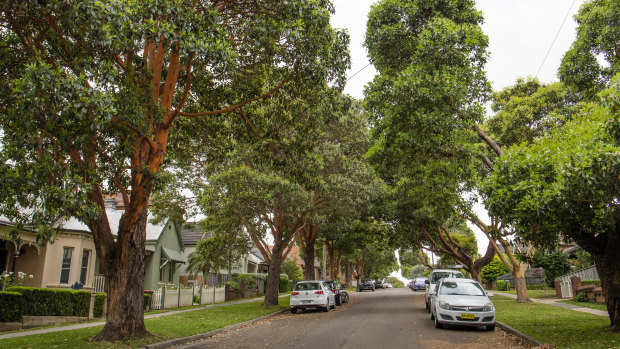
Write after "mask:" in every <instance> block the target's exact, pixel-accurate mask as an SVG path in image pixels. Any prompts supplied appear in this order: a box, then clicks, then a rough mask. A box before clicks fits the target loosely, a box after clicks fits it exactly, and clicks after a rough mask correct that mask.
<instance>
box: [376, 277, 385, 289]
mask: <svg viewBox="0 0 620 349" xmlns="http://www.w3.org/2000/svg"><path fill="white" fill-rule="evenodd" d="M375 288H387V285H386V284H385V280H384V279H377V280H376V281H375Z"/></svg>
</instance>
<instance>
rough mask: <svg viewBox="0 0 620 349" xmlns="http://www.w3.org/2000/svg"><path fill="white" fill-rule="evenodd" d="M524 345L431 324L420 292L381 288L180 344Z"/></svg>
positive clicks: (486, 348) (470, 348)
mask: <svg viewBox="0 0 620 349" xmlns="http://www.w3.org/2000/svg"><path fill="white" fill-rule="evenodd" d="M500 347H501V348H528V346H527V345H526V344H525V343H524V342H522V341H521V340H519V339H517V338H515V337H513V336H511V335H509V334H507V333H505V332H503V331H501V330H499V329H496V330H495V331H494V332H487V331H484V329H482V328H460V327H449V328H447V329H436V328H435V326H434V323H433V322H432V321H431V320H430V315H429V314H428V313H427V312H426V310H425V309H424V293H423V292H413V291H411V290H410V289H407V288H402V289H383V290H382V289H380V290H376V291H375V292H369V291H365V292H362V293H358V292H353V293H351V301H350V302H349V303H348V304H345V305H343V306H341V307H337V308H336V310H332V311H330V312H329V313H324V312H322V311H314V310H310V311H305V312H301V313H298V314H290V313H285V314H282V315H278V316H276V317H273V318H270V319H268V320H265V321H262V322H259V323H257V324H253V325H249V326H247V327H245V328H242V329H238V330H235V331H231V332H228V333H223V334H219V335H217V336H214V337H211V338H209V339H207V340H204V341H199V342H195V343H192V344H188V345H185V346H182V347H179V348H234V349H243V348H271V349H277V348H322V349H324V348H356V349H359V348H377V349H388V348H433V349H436V348H450V349H453V348H463V349H465V348H467V349H474V348H475V349H491V348H500Z"/></svg>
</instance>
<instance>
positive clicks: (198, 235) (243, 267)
mask: <svg viewBox="0 0 620 349" xmlns="http://www.w3.org/2000/svg"><path fill="white" fill-rule="evenodd" d="M212 235H213V233H211V232H206V233H205V232H204V231H202V230H200V229H198V227H197V226H195V225H192V224H190V225H187V227H186V228H185V229H183V230H182V231H181V237H182V240H183V248H184V250H183V253H182V256H183V258H184V259H185V260H187V259H188V257H189V255H190V254H191V253H192V252H194V251H196V245H197V244H198V241H200V239H202V238H205V239H208V238H210V237H211V236H212ZM186 268H187V263H184V264H182V265H180V266H179V272H180V277H179V282H180V283H181V284H182V285H185V286H188V285H190V284H191V285H203V284H205V282H204V277H203V275H193V274H190V273H189V272H187V271H186V270H185V269H186ZM231 272H232V273H233V274H245V273H263V272H265V273H266V272H267V264H266V263H265V261H264V259H263V257H262V256H261V254H260V252H259V251H258V249H256V248H252V249H251V250H250V251H249V252H248V254H247V255H245V256H243V257H241V258H240V259H239V260H238V261H237V262H236V263H235V264H234V266H233V269H232V271H231ZM227 278H229V277H228V270H223V269H222V270H219V271H218V273H209V276H208V281H207V282H206V284H209V285H215V284H221V283H222V282H225V281H228V280H227Z"/></svg>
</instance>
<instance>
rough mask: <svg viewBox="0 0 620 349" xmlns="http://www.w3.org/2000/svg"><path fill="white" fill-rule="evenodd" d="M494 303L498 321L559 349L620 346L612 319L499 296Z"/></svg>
mask: <svg viewBox="0 0 620 349" xmlns="http://www.w3.org/2000/svg"><path fill="white" fill-rule="evenodd" d="M493 303H494V304H495V307H496V313H497V320H499V321H501V322H503V323H505V324H507V325H509V326H512V327H514V328H516V329H518V330H519V331H521V332H523V333H525V334H528V335H530V336H532V337H534V338H536V339H538V340H539V341H542V342H546V343H551V344H553V345H555V346H557V347H558V348H618V347H620V333H614V332H611V331H610V329H609V328H610V327H609V318H606V317H602V316H597V315H591V314H586V313H581V312H578V311H574V310H569V309H564V308H560V307H556V306H552V305H546V304H541V303H517V302H515V300H514V299H512V298H507V297H501V296H499V295H498V296H497V297H494V299H493Z"/></svg>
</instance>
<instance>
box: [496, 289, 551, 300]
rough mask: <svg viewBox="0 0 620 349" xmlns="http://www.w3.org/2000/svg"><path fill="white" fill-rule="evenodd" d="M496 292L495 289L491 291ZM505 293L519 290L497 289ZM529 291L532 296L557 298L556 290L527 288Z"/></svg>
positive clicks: (513, 292)
mask: <svg viewBox="0 0 620 349" xmlns="http://www.w3.org/2000/svg"><path fill="white" fill-rule="evenodd" d="M491 292H495V291H491ZM497 292H503V293H510V294H514V295H516V294H517V291H515V290H511V291H497ZM527 293H528V294H529V295H530V298H535V299H542V298H555V290H551V289H550V290H527Z"/></svg>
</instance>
